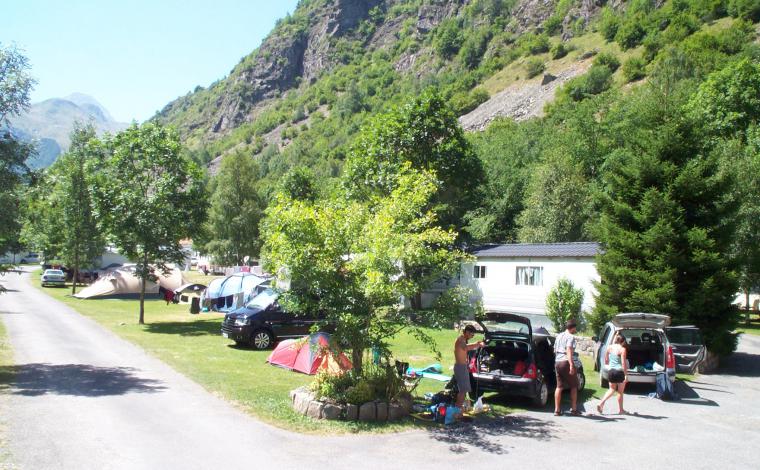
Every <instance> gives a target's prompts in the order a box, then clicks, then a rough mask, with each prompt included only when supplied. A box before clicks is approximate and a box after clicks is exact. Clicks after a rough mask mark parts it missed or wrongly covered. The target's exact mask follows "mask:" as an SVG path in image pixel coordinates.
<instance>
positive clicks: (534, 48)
mask: <svg viewBox="0 0 760 470" xmlns="http://www.w3.org/2000/svg"><path fill="white" fill-rule="evenodd" d="M519 45H520V47H521V48H522V50H523V51H524V53H525V54H528V55H536V54H542V53H544V52H548V51H549V37H548V36H547V35H546V34H539V35H536V34H533V33H528V34H524V35H523V36H521V37H520V41H519Z"/></svg>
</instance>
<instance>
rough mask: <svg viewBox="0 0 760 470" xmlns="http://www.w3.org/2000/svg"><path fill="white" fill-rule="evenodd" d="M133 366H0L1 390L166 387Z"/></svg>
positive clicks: (98, 392)
mask: <svg viewBox="0 0 760 470" xmlns="http://www.w3.org/2000/svg"><path fill="white" fill-rule="evenodd" d="M136 370H137V369H134V368H131V367H95V366H91V365H87V364H22V365H15V366H2V367H0V394H12V395H24V396H38V395H46V394H51V395H74V396H83V397H99V396H108V395H124V394H127V393H155V392H160V391H162V390H164V389H165V388H166V387H164V386H162V385H161V382H160V381H158V380H153V379H144V378H141V377H138V376H136V375H135V372H136Z"/></svg>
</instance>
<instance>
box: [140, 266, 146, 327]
mask: <svg viewBox="0 0 760 470" xmlns="http://www.w3.org/2000/svg"><path fill="white" fill-rule="evenodd" d="M142 274H143V275H142V276H141V277H140V322H139V323H140V324H141V325H144V324H145V279H146V278H147V277H148V255H145V256H143V269H142Z"/></svg>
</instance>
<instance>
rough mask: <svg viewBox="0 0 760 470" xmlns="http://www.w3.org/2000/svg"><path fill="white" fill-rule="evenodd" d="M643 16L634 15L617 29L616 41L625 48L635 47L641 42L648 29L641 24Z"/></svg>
mask: <svg viewBox="0 0 760 470" xmlns="http://www.w3.org/2000/svg"><path fill="white" fill-rule="evenodd" d="M641 20H642V18H641V17H640V16H638V15H637V16H634V17H632V18H628V19H627V20H626V21H625V22H624V23H623V24H621V25H620V27H619V28H618V30H617V33H616V34H615V41H617V43H618V44H620V47H621V48H622V49H623V50H628V49H631V48H634V47H636V46H638V45H639V44H641V40H642V39H644V36H645V35H646V30H645V29H644V27H643V26H642V25H641Z"/></svg>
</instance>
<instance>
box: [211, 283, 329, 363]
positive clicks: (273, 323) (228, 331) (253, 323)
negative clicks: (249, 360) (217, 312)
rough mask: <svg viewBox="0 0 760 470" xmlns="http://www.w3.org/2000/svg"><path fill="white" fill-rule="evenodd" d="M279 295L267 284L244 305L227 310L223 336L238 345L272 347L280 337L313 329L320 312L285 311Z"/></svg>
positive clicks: (297, 334)
mask: <svg viewBox="0 0 760 470" xmlns="http://www.w3.org/2000/svg"><path fill="white" fill-rule="evenodd" d="M278 297H279V294H278V293H277V292H276V291H275V290H274V289H272V288H271V287H268V288H265V289H263V290H262V291H261V292H259V293H258V294H257V295H256V296H255V297H254V298H253V299H251V301H250V302H248V303H247V304H246V305H245V306H244V307H241V308H239V309H236V310H233V311H231V312H229V313H227V314H226V315H225V316H224V321H223V322H222V336H224V337H225V338H228V339H231V340H233V341H234V342H235V344H238V345H241V344H247V345H250V346H252V347H253V348H255V349H269V348H271V347H272V346H273V345H274V344H275V343H276V342H277V341H279V340H281V339H286V338H298V337H301V336H306V335H308V334H309V333H311V327H312V326H313V325H314V324H315V323H317V322H319V321H320V318H319V316H318V315H306V314H302V315H296V314H293V313H289V312H286V311H285V310H284V309H283V308H282V307H280V304H279V303H277V299H278Z"/></svg>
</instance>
